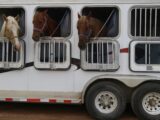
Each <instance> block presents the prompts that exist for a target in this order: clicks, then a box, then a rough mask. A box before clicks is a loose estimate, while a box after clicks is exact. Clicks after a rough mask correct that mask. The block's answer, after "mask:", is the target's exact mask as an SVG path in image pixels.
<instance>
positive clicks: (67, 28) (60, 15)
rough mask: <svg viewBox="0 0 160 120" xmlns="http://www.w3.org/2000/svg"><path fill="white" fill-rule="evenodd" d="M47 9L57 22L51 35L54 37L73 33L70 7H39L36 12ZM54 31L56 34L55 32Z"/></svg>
mask: <svg viewBox="0 0 160 120" xmlns="http://www.w3.org/2000/svg"><path fill="white" fill-rule="evenodd" d="M45 10H47V14H48V16H49V17H50V18H51V19H52V20H54V21H56V22H57V27H56V28H55V29H54V30H53V32H52V33H51V34H50V35H45V34H44V35H43V36H42V37H44V36H54V37H69V36H70V35H71V10H70V8H68V7H39V8H37V9H36V12H42V11H45ZM54 32H55V33H56V34H54Z"/></svg>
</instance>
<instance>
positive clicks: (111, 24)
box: [82, 6, 119, 37]
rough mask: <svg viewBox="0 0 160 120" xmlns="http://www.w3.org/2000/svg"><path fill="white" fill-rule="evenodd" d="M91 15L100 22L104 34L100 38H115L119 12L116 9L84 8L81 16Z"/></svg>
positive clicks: (117, 31)
mask: <svg viewBox="0 0 160 120" xmlns="http://www.w3.org/2000/svg"><path fill="white" fill-rule="evenodd" d="M89 14H90V15H91V17H93V18H96V19H98V20H100V21H101V22H102V24H103V25H104V28H103V29H105V34H104V35H103V36H101V37H117V36H118V34H119V11H118V8H117V7H88V6H87V7H85V8H83V10H82V15H89Z"/></svg>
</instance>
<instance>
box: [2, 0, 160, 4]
mask: <svg viewBox="0 0 160 120" xmlns="http://www.w3.org/2000/svg"><path fill="white" fill-rule="evenodd" d="M51 3H55V4H56V3H57V4H58V3H66V4H67V3H73V4H74V3H91V4H101V3H103V4H104V3H112V4H116V3H119V4H124V3H128V4H132V3H133V4H136V3H137V4H141V3H143V4H157V3H160V0H0V4H4V5H5V4H51Z"/></svg>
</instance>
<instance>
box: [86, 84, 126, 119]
mask: <svg viewBox="0 0 160 120" xmlns="http://www.w3.org/2000/svg"><path fill="white" fill-rule="evenodd" d="M85 105H86V109H87V111H88V113H89V114H90V115H91V116H92V117H94V118H95V119H96V120H115V119H117V118H118V117H119V116H120V115H121V114H122V113H123V112H124V110H125V107H126V96H125V94H124V91H123V89H122V88H121V87H120V86H119V85H118V84H115V83H112V82H107V81H106V82H99V83H96V84H94V85H93V86H91V88H89V90H88V92H87V93H86V97H85Z"/></svg>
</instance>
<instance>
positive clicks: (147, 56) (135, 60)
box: [130, 41, 160, 71]
mask: <svg viewBox="0 0 160 120" xmlns="http://www.w3.org/2000/svg"><path fill="white" fill-rule="evenodd" d="M130 49H131V55H130V57H131V68H132V69H134V70H135V71H159V70H160V42H157V41H152V42H151V41H147V42H144V41H140V42H136V41H134V42H132V44H131V48H130ZM132 49H133V50H132Z"/></svg>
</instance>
